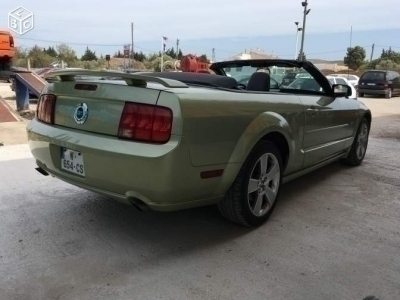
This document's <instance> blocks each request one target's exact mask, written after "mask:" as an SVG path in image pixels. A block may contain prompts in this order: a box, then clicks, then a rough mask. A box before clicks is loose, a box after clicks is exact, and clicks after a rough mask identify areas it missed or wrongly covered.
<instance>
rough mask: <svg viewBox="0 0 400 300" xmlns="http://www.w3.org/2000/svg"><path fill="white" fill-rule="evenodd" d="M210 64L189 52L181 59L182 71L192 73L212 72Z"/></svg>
mask: <svg viewBox="0 0 400 300" xmlns="http://www.w3.org/2000/svg"><path fill="white" fill-rule="evenodd" d="M209 66H210V64H209V63H208V62H207V61H202V60H201V59H200V58H198V57H197V56H195V55H192V54H188V55H186V56H184V57H183V58H182V59H181V67H180V69H181V71H182V72H190V73H210V69H209Z"/></svg>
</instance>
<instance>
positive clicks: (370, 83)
mask: <svg viewBox="0 0 400 300" xmlns="http://www.w3.org/2000/svg"><path fill="white" fill-rule="evenodd" d="M367 85H375V83H367Z"/></svg>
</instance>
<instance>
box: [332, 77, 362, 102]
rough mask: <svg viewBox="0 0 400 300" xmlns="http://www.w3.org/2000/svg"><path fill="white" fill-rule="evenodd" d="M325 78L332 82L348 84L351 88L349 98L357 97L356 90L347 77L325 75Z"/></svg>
mask: <svg viewBox="0 0 400 300" xmlns="http://www.w3.org/2000/svg"><path fill="white" fill-rule="evenodd" d="M326 78H328V79H329V81H330V82H331V83H332V84H343V85H348V86H349V87H350V88H351V95H350V96H349V98H352V99H357V90H356V89H355V87H354V85H353V84H351V83H350V82H349V81H348V80H347V78H345V77H339V76H334V77H332V76H326Z"/></svg>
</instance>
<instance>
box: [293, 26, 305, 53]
mask: <svg viewBox="0 0 400 300" xmlns="http://www.w3.org/2000/svg"><path fill="white" fill-rule="evenodd" d="M294 24H295V25H296V52H295V53H294V59H297V56H298V55H299V53H298V52H297V48H298V44H299V32H300V31H302V30H303V28H299V22H294Z"/></svg>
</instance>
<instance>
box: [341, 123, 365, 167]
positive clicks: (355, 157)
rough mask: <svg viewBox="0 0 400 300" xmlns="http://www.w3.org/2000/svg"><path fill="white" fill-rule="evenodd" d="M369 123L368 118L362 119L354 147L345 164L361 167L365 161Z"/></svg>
mask: <svg viewBox="0 0 400 300" xmlns="http://www.w3.org/2000/svg"><path fill="white" fill-rule="evenodd" d="M368 137H369V123H368V120H367V119H366V118H364V119H362V121H361V123H360V126H359V127H358V130H357V134H356V136H355V138H354V142H353V145H352V146H351V150H350V152H349V154H348V156H347V157H346V158H345V159H344V163H346V164H347V165H350V166H359V165H360V164H361V163H362V161H363V160H364V156H365V153H366V152H367V147H368Z"/></svg>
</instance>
